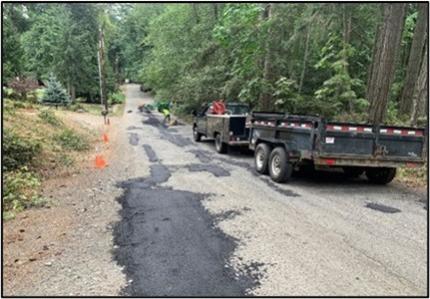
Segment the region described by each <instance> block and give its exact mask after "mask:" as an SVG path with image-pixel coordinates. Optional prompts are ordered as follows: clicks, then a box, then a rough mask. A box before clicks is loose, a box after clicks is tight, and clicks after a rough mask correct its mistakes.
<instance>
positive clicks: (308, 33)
mask: <svg viewBox="0 0 430 299" xmlns="http://www.w3.org/2000/svg"><path fill="white" fill-rule="evenodd" d="M310 35H311V29H310V28H309V25H308V26H307V28H306V41H305V53H304V54H303V68H302V73H301V74H300V82H299V90H298V92H299V94H300V93H301V92H302V88H303V82H304V80H305V73H306V64H307V63H308V53H309V38H310Z"/></svg>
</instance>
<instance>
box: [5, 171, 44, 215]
mask: <svg viewBox="0 0 430 299" xmlns="http://www.w3.org/2000/svg"><path fill="white" fill-rule="evenodd" d="M39 186H40V180H39V179H38V177H37V176H36V175H34V174H33V173H31V172H29V171H28V168H27V167H21V168H20V169H18V170H15V171H12V172H7V173H5V174H4V177H3V188H4V189H3V192H4V193H3V208H4V210H5V211H17V212H18V211H21V210H23V209H24V208H27V207H30V206H33V205H34V204H36V205H39V204H40V203H41V202H43V200H42V198H41V196H40V195H39V193H38V192H37V188H38V187H39Z"/></svg>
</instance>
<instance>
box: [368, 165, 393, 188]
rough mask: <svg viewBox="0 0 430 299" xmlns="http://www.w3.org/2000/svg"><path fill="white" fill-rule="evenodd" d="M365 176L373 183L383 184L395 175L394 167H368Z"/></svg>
mask: <svg viewBox="0 0 430 299" xmlns="http://www.w3.org/2000/svg"><path fill="white" fill-rule="evenodd" d="M366 176H367V178H368V179H369V181H370V182H372V183H374V184H380V185H385V184H388V183H389V182H391V181H392V180H393V179H394V177H395V176H396V169H395V168H389V167H377V168H368V169H367V170H366Z"/></svg>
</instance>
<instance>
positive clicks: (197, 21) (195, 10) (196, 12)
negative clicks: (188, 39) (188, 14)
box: [191, 3, 200, 24]
mask: <svg viewBox="0 0 430 299" xmlns="http://www.w3.org/2000/svg"><path fill="white" fill-rule="evenodd" d="M191 5H192V6H193V14H194V18H195V20H196V23H197V24H198V23H200V16H199V12H198V8H197V5H198V4H197V3H192V4H191Z"/></svg>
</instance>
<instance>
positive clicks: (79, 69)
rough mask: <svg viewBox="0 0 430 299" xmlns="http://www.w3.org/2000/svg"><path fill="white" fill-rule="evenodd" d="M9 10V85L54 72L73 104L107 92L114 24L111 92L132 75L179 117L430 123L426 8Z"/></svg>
mask: <svg viewBox="0 0 430 299" xmlns="http://www.w3.org/2000/svg"><path fill="white" fill-rule="evenodd" d="M3 8H4V9H3V23H4V26H3V38H4V40H3V49H2V50H3V57H4V59H3V61H4V62H3V63H4V77H5V78H6V81H8V80H12V79H13V78H14V77H16V76H32V77H35V78H37V79H42V80H46V79H47V78H48V76H49V74H50V73H51V72H52V73H53V74H55V76H56V77H57V78H58V79H59V80H60V81H61V83H62V84H63V85H64V86H65V87H67V91H68V93H69V94H70V96H71V98H72V99H73V98H74V97H75V96H80V97H85V98H86V99H87V100H88V101H96V100H97V99H98V97H99V90H98V86H99V85H98V65H97V47H98V31H99V29H100V28H103V30H104V32H105V38H106V41H105V43H106V52H107V53H106V57H107V62H106V73H107V77H108V78H107V87H108V90H109V92H114V90H115V88H116V86H117V85H118V84H119V83H121V82H123V81H124V79H129V80H131V81H132V82H137V83H140V84H143V85H144V86H145V87H146V88H151V89H152V91H153V93H155V95H156V97H157V98H158V99H160V100H166V99H169V100H172V101H173V102H174V103H175V106H176V110H177V112H178V113H181V112H182V113H189V112H190V111H191V110H192V109H195V108H197V107H199V106H200V105H201V104H202V103H204V102H208V101H212V100H215V99H219V98H225V99H226V100H230V101H231V100H235V101H242V102H245V103H248V104H250V105H251V106H252V107H253V108H254V109H256V110H258V109H264V110H267V109H269V110H275V111H288V112H290V113H302V114H319V115H323V116H326V117H328V118H334V119H338V120H351V121H367V120H369V121H372V122H382V121H385V122H396V123H404V124H407V123H410V122H412V123H416V122H417V121H419V119H420V118H423V117H425V116H426V111H425V110H426V108H425V103H426V101H427V98H426V97H427V94H426V93H425V92H423V90H425V89H426V88H427V85H428V75H427V76H426V75H425V73H426V71H427V63H425V64H424V60H425V59H424V58H425V56H426V55H428V50H426V49H428V47H427V44H428V15H427V12H428V4H427V3H382V4H380V3H361V4H360V3H175V4H172V3H171V4H155V3H135V4H128V3H117V4H108V3H105V4H92V3H44V4H40V3H25V4H24V3H22V4H14V3H7V4H3ZM385 49H390V52H386V51H385ZM387 74H388V75H387ZM423 88H424V89H423ZM380 89H381V90H383V91H381V90H380Z"/></svg>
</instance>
